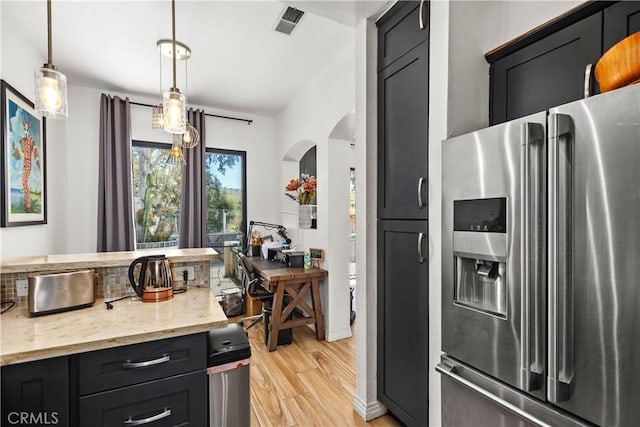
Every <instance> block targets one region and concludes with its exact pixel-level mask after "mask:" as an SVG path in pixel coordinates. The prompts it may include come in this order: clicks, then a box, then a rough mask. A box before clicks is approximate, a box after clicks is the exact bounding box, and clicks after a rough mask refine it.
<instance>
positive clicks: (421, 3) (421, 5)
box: [419, 0, 424, 30]
mask: <svg viewBox="0 0 640 427" xmlns="http://www.w3.org/2000/svg"><path fill="white" fill-rule="evenodd" d="M423 6H424V0H420V19H419V21H420V22H419V24H420V29H421V30H424V18H423V17H422V8H423Z"/></svg>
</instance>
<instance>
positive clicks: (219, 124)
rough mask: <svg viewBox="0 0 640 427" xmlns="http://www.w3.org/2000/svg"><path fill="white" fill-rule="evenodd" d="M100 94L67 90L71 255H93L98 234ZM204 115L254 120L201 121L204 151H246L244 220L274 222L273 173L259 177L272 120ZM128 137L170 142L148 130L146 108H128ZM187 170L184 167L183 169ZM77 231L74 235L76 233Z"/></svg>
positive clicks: (269, 158) (268, 159)
mask: <svg viewBox="0 0 640 427" xmlns="http://www.w3.org/2000/svg"><path fill="white" fill-rule="evenodd" d="M103 92H104V91H102V90H99V89H92V88H84V87H79V86H72V87H71V88H70V92H69V98H70V103H69V119H68V120H67V141H68V142H67V144H68V151H67V164H68V165H71V166H72V167H68V168H67V170H66V174H67V182H68V196H67V197H68V214H67V215H68V220H69V224H73V227H71V226H70V232H69V242H68V244H67V249H68V250H67V251H68V252H70V253H83V252H95V250H96V230H97V209H98V199H97V194H96V191H97V188H98V175H97V170H98V160H99V159H98V135H99V129H100V127H99V120H98V119H99V117H100V95H101V94H102V93H103ZM106 93H109V94H111V95H119V96H121V97H125V96H126V95H125V94H115V93H112V92H106ZM131 100H132V101H136V102H141V103H147V104H154V103H157V102H159V100H160V98H159V97H158V98H157V99H154V98H144V97H140V96H132V97H131ZM190 106H191V107H194V108H204V110H205V111H206V112H207V113H211V114H221V115H228V116H235V117H242V118H247V119H253V120H254V122H253V123H252V124H251V125H248V124H247V123H244V122H239V121H232V120H225V119H220V118H215V117H208V116H207V117H206V118H205V134H206V144H207V147H212V148H224V149H232V150H240V151H246V152H247V216H248V218H247V219H248V220H251V219H255V220H260V221H266V222H272V221H275V220H276V219H277V218H278V206H277V203H276V200H277V189H278V188H277V184H278V183H277V182H276V177H275V176H274V174H270V173H266V174H265V173H264V171H265V170H268V166H269V165H274V164H276V162H277V160H276V155H275V149H274V146H275V140H274V121H273V119H272V118H269V117H263V116H253V115H246V114H242V113H234V112H228V111H218V110H215V109H212V108H208V107H200V106H192V105H190ZM131 137H132V139H133V140H141V141H151V142H166V143H171V137H170V135H169V134H167V133H166V132H164V131H162V130H159V129H152V128H151V109H150V108H148V107H141V106H136V105H132V106H131ZM187 167H189V165H187ZM76 230H77V231H79V233H76Z"/></svg>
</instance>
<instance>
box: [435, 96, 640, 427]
mask: <svg viewBox="0 0 640 427" xmlns="http://www.w3.org/2000/svg"><path fill="white" fill-rule="evenodd" d="M442 153H443V164H442V171H443V172H442V179H443V189H442V190H443V191H442V193H443V201H442V203H443V204H442V209H443V235H442V241H443V265H442V269H443V273H442V280H443V282H442V286H443V289H442V313H443V314H442V321H443V325H442V350H443V352H444V353H445V354H444V355H443V356H442V361H441V363H440V364H439V365H438V366H437V367H436V369H437V370H438V371H439V372H440V373H442V374H443V376H442V379H443V388H442V391H443V424H444V425H456V426H459V425H474V426H480V425H492V426H493V425H508V426H512V425H554V426H555V425H590V424H596V425H601V426H607V427H611V426H633V425H639V424H640V84H638V85H634V86H630V87H627V88H623V89H618V90H615V91H612V92H609V93H606V94H602V95H598V96H594V97H591V98H587V99H584V100H581V101H577V102H573V103H570V104H566V105H563V106H560V107H557V108H553V109H550V110H549V111H544V112H541V113H538V114H534V115H531V116H528V117H524V118H521V119H517V120H514V121H511V122H508V123H504V124H500V125H497V126H493V127H490V128H487V129H484V130H481V131H477V132H473V133H471V134H467V135H464V136H460V137H456V138H452V139H450V140H447V141H444V142H443V147H442Z"/></svg>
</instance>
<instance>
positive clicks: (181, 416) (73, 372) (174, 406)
mask: <svg viewBox="0 0 640 427" xmlns="http://www.w3.org/2000/svg"><path fill="white" fill-rule="evenodd" d="M206 367H207V336H206V334H205V333H200V334H192V335H185V336H180V337H173V338H167V339H163V340H156V341H147V342H143V343H139V344H132V345H126V346H118V347H112V348H108V349H104V350H96V351H91V352H86V353H79V354H74V355H70V356H65V357H58V358H54V359H44V360H39V361H35V362H27V363H20V364H15V365H8V366H3V367H2V423H1V425H5V424H7V425H11V424H16V423H13V421H14V420H15V418H16V416H23V417H25V416H26V417H28V418H25V420H27V421H22V424H23V425H27V424H29V425H48V424H52V425H59V426H81V427H84V426H96V427H98V426H105V427H106V426H114V425H142V424H144V423H152V425H154V426H156V425H157V426H165V425H166V426H175V425H180V426H187V425H191V426H198V427H199V426H204V425H206V424H207V414H208V411H207V409H208V388H207V374H206ZM14 412H17V413H18V415H15V414H13V413H14ZM21 413H26V414H27V415H20V414H21ZM46 421H48V422H46ZM17 424H18V425H21V424H20V423H17Z"/></svg>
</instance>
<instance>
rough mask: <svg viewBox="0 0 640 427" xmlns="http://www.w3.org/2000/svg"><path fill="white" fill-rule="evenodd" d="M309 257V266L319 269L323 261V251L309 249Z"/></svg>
mask: <svg viewBox="0 0 640 427" xmlns="http://www.w3.org/2000/svg"><path fill="white" fill-rule="evenodd" d="M309 255H311V265H313V266H315V267H317V268H320V266H321V265H322V261H323V260H324V249H318V248H309Z"/></svg>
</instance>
